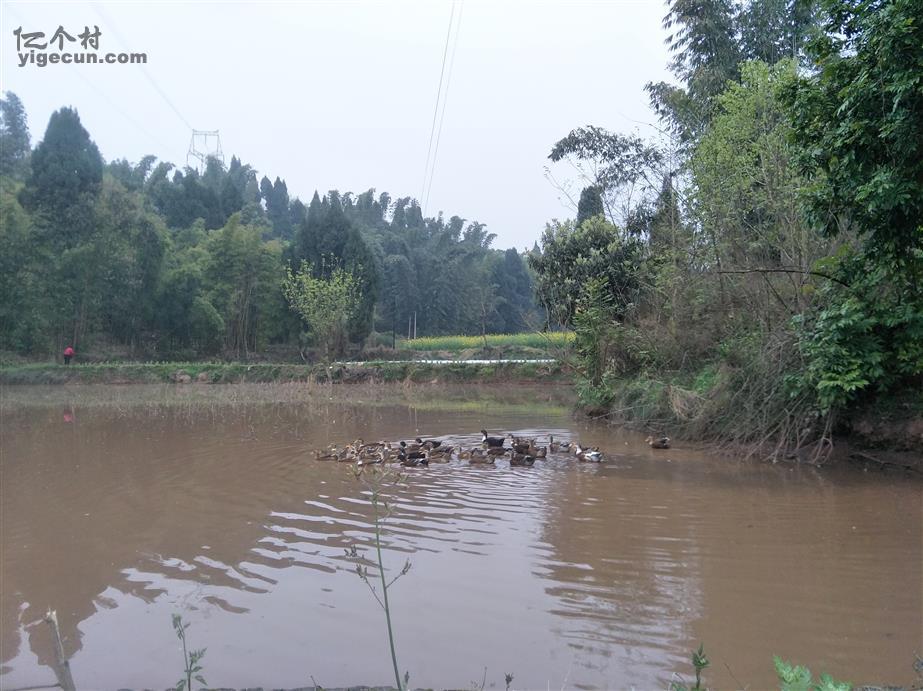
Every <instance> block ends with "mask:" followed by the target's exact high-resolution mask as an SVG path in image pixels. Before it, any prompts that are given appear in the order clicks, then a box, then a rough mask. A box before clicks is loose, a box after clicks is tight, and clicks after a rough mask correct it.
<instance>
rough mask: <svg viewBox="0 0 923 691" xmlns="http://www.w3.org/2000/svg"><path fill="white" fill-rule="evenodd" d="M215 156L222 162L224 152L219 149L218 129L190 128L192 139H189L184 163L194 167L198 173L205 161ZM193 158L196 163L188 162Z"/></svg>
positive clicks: (203, 166) (202, 168) (219, 137)
mask: <svg viewBox="0 0 923 691" xmlns="http://www.w3.org/2000/svg"><path fill="white" fill-rule="evenodd" d="M209 158H215V159H218V160H219V161H221V163H222V164H223V163H224V152H223V151H222V150H221V135H219V134H218V130H214V131H206V130H192V139H191V140H189V151H188V152H187V153H186V165H187V166H189V167H190V168H195V169H196V170H198V171H199V172H200V173H201V172H202V171H203V170H204V169H205V162H206V161H207V160H208V159H209ZM191 159H195V161H196V163H195V164H194V165H193V164H190V160H191Z"/></svg>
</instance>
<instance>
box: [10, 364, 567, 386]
mask: <svg viewBox="0 0 923 691" xmlns="http://www.w3.org/2000/svg"><path fill="white" fill-rule="evenodd" d="M291 381H311V382H335V383H358V382H367V381H381V382H403V381H407V382H432V381H439V382H484V383H499V382H519V381H522V382H539V381H541V382H545V381H569V375H567V374H566V373H565V371H564V368H563V366H562V365H560V364H559V363H497V364H467V363H463V362H455V363H448V364H434V363H423V362H384V361H383V362H363V363H353V364H340V363H335V364H333V365H330V366H325V365H294V364H276V363H257V364H246V363H236V362H230V363H228V362H146V363H128V362H107V363H94V364H81V365H70V366H67V367H65V366H63V365H56V364H48V363H31V364H23V365H12V366H7V367H2V368H0V384H5V385H15V384H156V383H170V382H172V383H176V384H181V385H182V384H220V383H241V382H249V383H270V382H291Z"/></svg>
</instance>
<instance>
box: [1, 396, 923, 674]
mask: <svg viewBox="0 0 923 691" xmlns="http://www.w3.org/2000/svg"><path fill="white" fill-rule="evenodd" d="M570 406H571V401H570V399H569V393H568V389H567V387H542V388H537V387H517V386H509V387H490V388H484V387H474V386H472V387H444V386H439V385H437V384H432V385H427V386H417V387H414V388H406V387H401V386H392V387H385V386H379V387H373V386H369V387H364V386H358V385H357V386H355V387H339V388H337V387H332V388H329V387H323V386H306V385H265V386H257V385H234V386H232V385H227V386H197V385H190V386H185V387H148V386H127V387H119V386H109V387H88V386H84V387H59V388H53V387H47V388H29V387H6V388H5V390H4V391H3V399H2V430H0V432H2V437H0V444H2V446H0V451H2V467H0V472H2V478H0V479H2V496H0V499H2V505H0V511H2V515H0V518H2V555H3V559H2V564H0V577H2V587H0V614H2V630H0V636H2V646H0V647H2V650H0V656H2V657H0V662H2V674H0V687H2V688H4V689H13V688H16V687H23V686H30V685H37V684H51V683H54V681H55V672H54V669H53V666H54V654H53V648H52V645H51V636H50V633H49V630H48V626H47V625H45V624H43V623H41V619H42V616H43V615H44V613H45V611H46V610H47V609H48V608H49V607H50V608H54V609H55V610H57V613H58V619H59V621H60V624H61V629H62V634H63V637H64V647H65V651H66V653H67V654H68V655H69V656H71V665H72V670H73V674H74V677H75V679H76V682H77V686H78V688H81V689H115V688H123V687H128V688H144V687H147V688H165V687H167V686H169V685H171V684H174V683H175V682H176V681H177V680H178V679H179V678H180V677H181V673H182V668H183V662H182V655H181V651H180V648H179V644H178V641H177V639H176V637H175V635H174V632H173V629H172V626H171V616H172V615H173V614H174V613H177V614H181V615H182V616H183V619H184V620H185V621H186V622H187V623H189V624H190V628H189V629H188V638H189V642H190V645H191V647H193V648H201V647H204V648H207V652H206V654H205V657H204V658H203V661H202V662H203V666H204V674H205V678H206V679H207V681H208V683H209V685H211V686H224V687H235V688H240V687H245V686H257V685H261V686H265V687H298V686H307V685H311V684H313V683H314V682H315V681H316V683H317V684H319V685H322V686H325V687H332V686H346V685H355V684H370V685H374V684H388V683H393V675H392V673H391V661H390V655H389V651H388V642H387V631H386V628H385V621H384V616H383V613H382V611H381V609H380V608H379V606H378V604H377V603H376V602H375V600H374V598H373V597H372V595H371V594H370V593H369V591H368V589H367V587H366V585H365V584H364V583H363V582H362V581H361V580H360V579H359V578H358V577H357V576H356V574H355V562H354V561H353V560H351V559H350V558H349V557H348V556H347V554H346V552H347V550H349V549H350V548H352V547H353V546H355V547H357V549H358V550H359V552H360V553H365V554H366V555H367V556H371V554H370V553H369V548H370V546H371V545H372V544H373V543H372V539H373V537H372V531H371V527H372V513H371V510H370V504H369V501H368V497H367V495H365V494H364V493H363V488H362V486H361V485H360V484H359V483H358V482H357V480H356V479H355V477H354V476H353V474H352V473H351V472H350V467H349V464H346V463H336V462H324V461H317V460H315V459H314V457H313V451H314V450H315V449H318V448H323V447H324V446H326V445H327V444H330V443H340V444H342V443H345V442H348V441H351V440H353V439H355V438H356V437H361V438H363V439H365V440H379V439H389V440H399V439H411V438H413V437H415V436H417V435H422V436H437V437H447V438H451V439H453V440H455V441H456V442H458V443H460V444H463V445H472V444H474V443H475V442H476V441H479V439H480V435H479V434H478V431H479V430H480V429H481V428H484V427H486V428H487V429H489V430H494V431H497V432H515V433H517V434H520V435H523V436H534V437H538V438H539V439H542V440H544V439H547V438H548V436H549V435H554V436H555V438H558V439H562V440H568V439H580V440H582V441H584V442H585V443H588V444H590V445H594V446H595V445H598V446H599V447H600V448H601V449H602V450H603V452H604V453H605V455H606V460H605V462H604V463H601V464H583V463H578V462H577V461H576V460H575V459H574V458H573V457H572V456H567V455H563V454H562V455H557V456H553V457H551V458H549V459H547V460H545V461H538V462H536V464H535V466H534V467H532V468H510V467H509V464H508V462H506V461H504V460H501V461H498V462H497V463H496V464H495V466H494V467H476V466H469V465H468V464H467V463H465V462H463V461H459V460H457V459H455V460H453V461H451V462H450V463H447V464H440V465H436V464H433V465H431V466H430V467H429V468H427V469H416V468H415V469H408V471H407V473H406V478H405V482H404V483H403V484H402V485H400V486H398V487H396V488H394V489H393V490H392V491H393V494H394V497H393V506H394V513H393V516H392V517H391V519H390V520H389V522H388V524H387V527H386V532H385V545H386V548H385V551H384V560H385V563H386V566H387V567H389V569H391V572H392V573H397V571H398V570H399V569H400V568H401V567H402V566H403V564H404V563H405V561H406V560H408V559H409V560H410V561H411V563H412V568H411V570H410V572H409V573H408V574H407V575H406V576H404V577H403V578H402V579H401V580H399V581H398V582H397V583H395V585H394V586H393V588H392V590H391V591H390V593H391V606H392V611H393V617H394V624H395V639H396V644H397V651H398V657H399V663H400V667H401V670H402V671H403V670H407V671H409V673H410V685H411V686H412V687H434V688H446V687H451V688H465V687H471V686H472V685H474V686H476V687H480V686H481V685H482V684H483V685H484V686H485V688H499V689H503V688H505V684H504V674H505V673H512V674H513V676H514V679H513V682H512V687H513V688H527V689H538V688H541V689H547V688H557V689H560V688H580V689H593V688H624V687H627V686H629V685H633V686H634V687H635V688H666V687H667V686H668V685H669V683H670V681H671V679H679V678H682V679H685V680H689V679H690V677H691V675H692V669H691V665H690V664H689V654H690V650H691V649H692V648H694V647H697V646H698V645H699V643H700V642H701V643H704V644H705V650H706V652H707V653H708V655H709V657H710V659H711V661H712V666H711V667H710V668H709V669H708V670H707V671H706V674H705V677H706V679H707V681H708V683H709V685H710V686H711V687H713V688H731V687H734V688H739V687H743V686H747V685H748V686H749V687H750V688H766V687H769V686H771V685H772V684H773V682H774V675H773V671H772V655H774V654H777V655H780V656H782V657H784V658H787V659H791V660H793V661H797V662H801V663H805V664H808V665H809V666H810V667H811V668H812V670H813V671H815V673H820V672H822V671H828V672H830V673H832V674H833V675H834V676H836V677H838V678H845V679H848V680H850V681H852V682H854V683H862V682H879V683H880V682H885V681H886V682H890V683H903V684H909V683H910V682H911V681H912V680H913V678H914V675H913V671H912V668H911V664H912V662H913V653H914V651H917V652H921V653H923V650H921V639H923V621H921V617H923V614H921V612H923V602H921V597H923V596H921V592H923V581H921V564H923V528H921V498H923V484H921V483H920V482H919V481H918V480H914V479H908V478H907V477H905V476H903V475H899V474H894V475H889V474H880V473H863V472H861V471H857V470H855V469H852V468H830V469H823V470H818V469H814V468H807V467H800V468H793V467H790V466H782V465H766V464H759V463H754V462H742V461H739V460H735V459H732V458H728V457H726V456H716V455H712V454H708V453H705V452H703V451H701V450H696V449H694V448H692V447H690V448H685V447H684V446H683V445H682V444H677V445H675V447H674V448H672V449H670V450H666V451H663V450H660V451H657V450H652V449H650V448H648V447H647V446H646V445H645V444H644V442H643V439H642V435H639V434H637V433H632V432H627V431H624V430H621V429H619V428H613V427H607V426H605V425H602V424H598V423H596V424H594V423H587V422H584V421H579V420H577V419H575V418H574V417H573V416H572V415H571V412H570V411H571V408H570Z"/></svg>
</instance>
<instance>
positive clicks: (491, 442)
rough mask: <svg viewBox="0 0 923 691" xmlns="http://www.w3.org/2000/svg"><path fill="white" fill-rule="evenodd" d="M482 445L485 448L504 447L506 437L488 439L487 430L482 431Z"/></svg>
mask: <svg viewBox="0 0 923 691" xmlns="http://www.w3.org/2000/svg"><path fill="white" fill-rule="evenodd" d="M481 436H482V439H481V443H482V444H484V445H485V446H503V442H505V441H506V437H488V436H487V430H486V429H482V430H481Z"/></svg>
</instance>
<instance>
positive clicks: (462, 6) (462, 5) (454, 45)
mask: <svg viewBox="0 0 923 691" xmlns="http://www.w3.org/2000/svg"><path fill="white" fill-rule="evenodd" d="M464 9H465V0H461V1H460V3H459V5H458V21H457V22H456V23H455V40H454V41H452V57H451V58H449V73H448V74H447V75H446V79H445V92H444V93H443V94H442V112H441V113H440V114H439V127H438V128H437V130H436V148H435V149H434V150H433V161H432V169H431V170H430V173H429V187H428V188H427V190H426V200H425V201H424V202H423V211H424V213H425V212H426V207H427V206H428V205H429V195H430V192H432V191H433V178H434V177H435V176H436V159H437V158H438V157H439V140H440V139H442V121H443V120H444V119H445V104H446V102H447V101H448V100H449V87H450V86H451V84H452V68H453V67H455V51H456V50H457V49H458V34H459V33H460V32H461V18H462V12H463V11H464Z"/></svg>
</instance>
